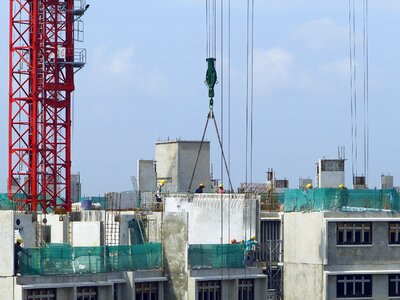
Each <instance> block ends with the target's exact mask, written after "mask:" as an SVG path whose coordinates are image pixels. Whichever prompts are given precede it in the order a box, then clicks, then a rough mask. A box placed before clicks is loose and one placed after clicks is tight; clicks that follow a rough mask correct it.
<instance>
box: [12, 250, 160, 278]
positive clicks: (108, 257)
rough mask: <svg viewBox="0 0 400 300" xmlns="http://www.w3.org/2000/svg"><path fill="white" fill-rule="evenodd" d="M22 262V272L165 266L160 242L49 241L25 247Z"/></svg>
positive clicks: (131, 268)
mask: <svg viewBox="0 0 400 300" xmlns="http://www.w3.org/2000/svg"><path fill="white" fill-rule="evenodd" d="M19 264H20V272H21V275H67V274H88V273H104V272H117V271H135V270H152V269H153V270H154V269H160V268H161V267H162V248H161V244H159V243H149V244H143V245H131V246H106V247H103V246H100V247H71V246H70V245H68V244H48V245H46V247H42V248H32V249H23V250H22V255H21V257H20V262H19Z"/></svg>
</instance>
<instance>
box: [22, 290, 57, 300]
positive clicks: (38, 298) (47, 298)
mask: <svg viewBox="0 0 400 300" xmlns="http://www.w3.org/2000/svg"><path fill="white" fill-rule="evenodd" d="M27 299H28V300H31V299H32V300H55V299H56V289H34V290H27Z"/></svg>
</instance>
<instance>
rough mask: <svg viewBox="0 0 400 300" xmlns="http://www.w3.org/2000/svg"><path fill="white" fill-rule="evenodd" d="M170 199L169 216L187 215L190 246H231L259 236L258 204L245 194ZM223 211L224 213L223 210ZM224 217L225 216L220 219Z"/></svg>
mask: <svg viewBox="0 0 400 300" xmlns="http://www.w3.org/2000/svg"><path fill="white" fill-rule="evenodd" d="M222 197H223V198H222V200H221V195H219V194H194V195H191V198H188V197H187V195H185V196H184V195H182V196H179V195H171V197H167V198H166V199H165V211H166V212H187V213H188V215H189V219H188V222H189V228H188V230H189V237H188V243H189V244H219V243H221V238H222V240H223V241H222V242H223V243H230V241H231V240H232V239H236V240H238V241H240V240H243V239H245V238H249V237H250V236H251V235H253V234H254V235H256V234H257V231H258V226H259V224H258V223H259V222H258V220H259V218H257V216H258V208H259V207H258V205H257V203H258V200H256V199H245V196H244V195H243V194H236V195H233V194H224V195H222ZM221 208H222V209H221ZM221 213H222V216H221Z"/></svg>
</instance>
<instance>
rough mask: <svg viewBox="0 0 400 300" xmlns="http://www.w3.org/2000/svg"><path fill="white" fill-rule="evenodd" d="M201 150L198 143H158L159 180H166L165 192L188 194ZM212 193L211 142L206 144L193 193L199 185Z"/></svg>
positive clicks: (202, 150)
mask: <svg viewBox="0 0 400 300" xmlns="http://www.w3.org/2000/svg"><path fill="white" fill-rule="evenodd" d="M199 148H200V142H198V141H171V142H158V143H156V161H157V179H159V180H160V179H164V180H166V184H165V187H164V188H163V191H165V192H172V193H176V192H187V190H188V188H189V184H190V179H191V177H192V173H193V169H194V166H195V162H196V158H197V155H198V151H199ZM201 182H202V183H204V184H205V185H206V188H205V190H204V191H205V192H209V191H211V189H210V188H211V177H210V142H204V143H203V145H202V148H201V152H200V156H199V160H198V163H197V167H196V172H195V174H194V178H193V183H192V187H191V192H194V191H195V190H196V188H197V187H198V185H199V183H201Z"/></svg>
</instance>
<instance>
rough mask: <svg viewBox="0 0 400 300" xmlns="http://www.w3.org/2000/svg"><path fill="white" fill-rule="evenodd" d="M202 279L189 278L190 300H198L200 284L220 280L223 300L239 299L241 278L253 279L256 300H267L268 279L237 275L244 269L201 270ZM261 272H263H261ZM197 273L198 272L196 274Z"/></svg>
mask: <svg viewBox="0 0 400 300" xmlns="http://www.w3.org/2000/svg"><path fill="white" fill-rule="evenodd" d="M200 271H201V272H200V273H202V277H200V278H201V279H199V278H196V277H189V283H188V300H198V297H197V294H198V282H201V281H209V280H218V281H221V299H223V300H232V299H238V289H239V278H240V279H252V280H253V282H254V290H253V291H254V300H265V299H266V296H267V278H266V276H263V275H261V276H260V278H253V277H252V276H251V274H242V275H241V276H240V275H239V276H238V274H236V273H237V272H235V271H239V273H244V269H240V270H238V269H236V270H232V272H230V271H229V270H226V269H225V270H200ZM259 272H261V270H259ZM194 273H197V272H194Z"/></svg>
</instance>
